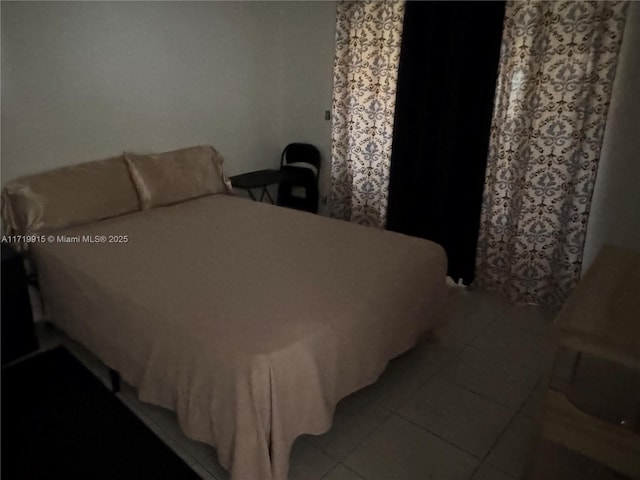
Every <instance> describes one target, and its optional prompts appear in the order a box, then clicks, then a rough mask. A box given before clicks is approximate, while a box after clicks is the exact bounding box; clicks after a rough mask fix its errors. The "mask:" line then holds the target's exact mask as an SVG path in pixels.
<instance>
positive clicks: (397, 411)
mask: <svg viewBox="0 0 640 480" xmlns="http://www.w3.org/2000/svg"><path fill="white" fill-rule="evenodd" d="M449 317H450V322H449V325H448V326H447V327H446V328H444V329H443V330H441V331H440V332H438V334H437V335H436V337H435V338H434V339H430V340H428V341H427V340H425V341H422V342H420V343H419V344H418V345H417V346H416V348H414V349H413V350H411V351H409V352H408V353H406V354H404V355H402V356H400V357H398V358H397V359H395V360H393V361H392V362H391V363H390V364H389V366H388V368H387V369H386V371H385V372H384V373H383V374H382V376H381V377H380V379H379V380H378V382H376V383H375V384H373V385H371V386H369V387H367V388H365V389H363V390H361V391H359V392H356V393H355V394H353V395H351V396H349V397H347V398H345V399H344V400H342V401H341V402H340V403H339V404H338V407H337V410H336V413H335V418H334V423H333V427H332V429H331V430H330V431H329V432H327V433H326V434H324V435H320V436H311V435H304V436H302V437H300V438H299V439H298V440H297V441H296V443H295V445H294V448H293V452H292V454H291V467H290V474H289V478H290V480H315V479H318V480H319V479H325V480H362V479H367V480H382V479H389V480H428V479H433V480H435V479H438V480H514V479H518V478H524V476H525V473H526V474H527V475H528V477H527V478H536V479H543V480H555V479H558V480H560V479H562V480H572V479H576V480H593V479H599V480H600V479H601V480H613V479H620V478H622V477H620V476H618V475H617V474H615V473H613V472H611V471H610V470H608V469H607V468H605V467H603V466H600V465H599V464H596V463H594V462H593V461H591V460H588V459H586V458H584V457H581V456H580V455H577V454H575V453H572V452H569V451H568V450H564V449H562V448H560V447H557V446H554V445H553V444H551V443H548V442H539V441H536V438H537V436H536V432H537V430H536V425H537V423H536V414H537V412H538V409H539V405H540V402H541V398H542V395H543V393H544V378H543V376H544V375H545V373H546V372H547V371H548V369H549V366H550V364H551V358H552V353H553V347H552V342H551V339H550V337H549V335H548V331H547V330H548V329H547V327H548V325H549V322H550V320H551V317H552V315H551V314H550V313H548V312H545V311H543V310H541V309H539V308H534V307H517V306H514V305H511V304H509V303H508V302H506V301H505V300H503V299H501V298H500V297H498V296H495V295H492V294H486V293H476V292H466V291H464V290H460V289H453V290H451V292H450V295H449ZM52 338H53V337H52V335H51V334H49V338H48V339H46V341H49V342H55V341H62V342H64V343H66V344H67V345H68V346H69V348H71V349H72V350H73V351H74V352H75V353H76V354H77V355H78V356H79V357H80V358H81V360H83V361H84V362H85V363H86V364H87V365H88V366H89V367H90V368H92V369H93V370H94V371H95V372H96V373H97V374H98V375H99V376H101V378H103V379H104V380H105V382H106V377H107V374H106V370H105V368H104V367H103V366H101V365H100V364H99V362H98V361H97V360H96V359H95V358H93V357H92V356H91V354H89V353H88V352H86V351H85V350H83V349H82V348H81V347H79V346H77V345H76V344H73V342H70V341H69V340H68V339H64V338H62V337H60V336H58V340H52ZM569 360H570V359H569ZM569 360H567V362H566V363H567V364H568V365H570V361H569ZM565 370H566V369H565ZM557 381H559V382H560V381H562V369H560V370H559V378H558V379H557ZM118 396H119V397H120V399H121V400H122V401H123V402H124V403H125V404H126V405H127V406H129V408H131V409H132V410H133V411H134V412H135V413H136V414H137V415H138V416H139V417H140V418H141V419H142V420H143V421H144V422H145V423H146V424H147V425H148V426H149V427H150V428H151V429H152V430H153V431H155V432H156V433H157V434H158V436H160V438H162V439H163V440H164V441H165V442H166V443H167V444H168V445H169V446H170V447H171V448H173V449H174V450H175V451H176V453H177V454H178V455H180V456H181V457H182V458H184V460H185V461H186V462H187V463H188V464H189V465H191V466H192V468H193V469H194V470H195V471H196V472H198V473H199V474H200V475H201V476H202V478H203V479H209V480H211V479H216V480H224V479H227V478H229V477H228V474H227V473H226V472H225V470H224V469H223V468H222V467H221V466H220V464H219V463H218V461H217V459H216V454H215V451H214V450H213V449H212V448H211V447H209V446H207V445H205V444H202V443H199V442H194V441H191V440H189V439H187V438H186V437H185V436H184V435H183V434H182V433H181V431H180V429H179V427H178V425H177V423H176V420H175V416H174V415H173V414H172V413H171V412H170V411H168V410H165V409H162V408H158V407H154V406H151V405H148V404H144V403H141V402H140V401H138V400H137V398H136V395H135V391H134V390H133V389H132V388H131V387H129V386H127V385H124V386H123V390H122V392H120V393H119V394H118Z"/></svg>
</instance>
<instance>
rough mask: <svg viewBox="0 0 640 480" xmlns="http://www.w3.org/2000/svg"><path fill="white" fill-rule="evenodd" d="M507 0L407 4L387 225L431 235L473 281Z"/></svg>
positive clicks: (452, 266)
mask: <svg viewBox="0 0 640 480" xmlns="http://www.w3.org/2000/svg"><path fill="white" fill-rule="evenodd" d="M504 8H505V4H504V2H407V4H406V9H405V19H404V30H403V38H402V50H401V53H400V65H399V70H398V88H397V97H396V113H395V124H394V132H393V148H392V155H391V171H390V181H389V204H388V213H387V228H388V229H390V230H394V231H398V232H402V233H406V234H408V235H414V236H418V237H422V238H427V239H430V240H434V241H435V242H437V243H439V244H441V245H442V246H443V247H444V248H445V250H446V251H447V256H448V258H449V272H448V274H449V275H450V276H452V277H453V278H462V279H464V281H465V283H470V282H471V281H472V280H473V273H474V262H475V251H476V243H477V237H478V228H479V222H480V205H481V199H482V187H483V184H484V175H485V167H486V161H487V149H488V146H489V131H490V127H491V114H492V111H493V97H494V92H495V84H496V76H497V71H498V58H499V53H500V40H501V36H502V22H503V17H504Z"/></svg>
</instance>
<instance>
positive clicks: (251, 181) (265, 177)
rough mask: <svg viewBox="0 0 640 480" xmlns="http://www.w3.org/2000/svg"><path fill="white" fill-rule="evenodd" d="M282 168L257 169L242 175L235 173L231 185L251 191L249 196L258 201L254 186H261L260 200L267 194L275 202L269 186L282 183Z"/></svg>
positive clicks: (231, 178)
mask: <svg viewBox="0 0 640 480" xmlns="http://www.w3.org/2000/svg"><path fill="white" fill-rule="evenodd" d="M280 178H281V175H280V170H271V169H265V170H256V171H255V172H248V173H242V174H240V175H234V176H233V177H230V178H229V180H231V185H232V186H233V188H240V189H242V190H247V192H249V196H251V199H252V200H255V201H257V198H256V196H255V195H254V194H253V191H252V190H253V189H254V188H261V189H262V193H261V194H260V201H261V202H262V200H263V199H264V197H265V195H266V196H267V198H268V199H269V201H270V202H271V203H272V204H273V203H275V202H274V201H273V198H272V197H271V194H270V193H269V190H268V189H267V187H268V186H269V185H275V184H277V183H280Z"/></svg>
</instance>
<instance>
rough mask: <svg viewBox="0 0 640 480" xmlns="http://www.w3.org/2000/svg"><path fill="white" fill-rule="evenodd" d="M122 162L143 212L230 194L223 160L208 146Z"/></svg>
mask: <svg viewBox="0 0 640 480" xmlns="http://www.w3.org/2000/svg"><path fill="white" fill-rule="evenodd" d="M125 158H126V161H127V165H128V166H129V172H130V173H131V178H132V179H133V182H134V184H135V186H136V189H137V191H138V196H139V198H140V203H141V205H142V208H143V209H148V208H153V207H160V206H162V205H171V204H173V203H178V202H182V201H184V200H188V199H191V198H196V197H202V196H204V195H212V194H215V193H231V184H230V183H229V180H228V179H227V178H226V177H225V176H224V173H223V171H222V162H223V161H224V159H223V158H222V156H221V155H220V154H219V153H218V152H217V151H216V150H215V149H214V148H213V147H210V146H204V145H203V146H199V147H191V148H184V149H182V150H176V151H173V152H166V153H159V154H155V155H136V154H133V153H125Z"/></svg>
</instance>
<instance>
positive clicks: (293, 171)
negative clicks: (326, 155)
mask: <svg viewBox="0 0 640 480" xmlns="http://www.w3.org/2000/svg"><path fill="white" fill-rule="evenodd" d="M309 166H310V167H312V168H308V167H309ZM319 172H320V151H319V150H318V149H317V148H316V147H315V146H313V145H311V144H308V143H290V144H289V145H287V146H286V147H285V149H284V151H283V152H282V157H281V159H280V175H281V177H280V183H279V187H278V205H280V206H283V207H289V208H295V209H297V210H305V211H307V212H311V213H318V199H319V193H318V174H319ZM296 188H298V189H304V192H305V194H304V197H299V196H297V195H296V194H295V189H296Z"/></svg>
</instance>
